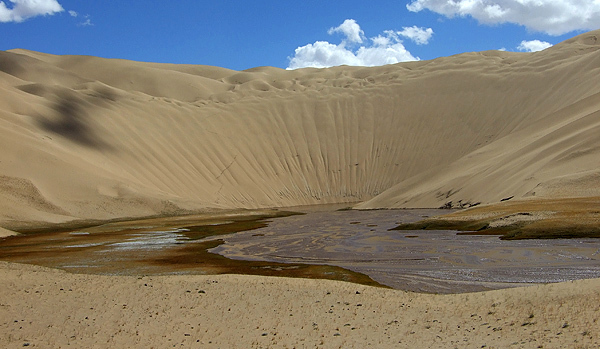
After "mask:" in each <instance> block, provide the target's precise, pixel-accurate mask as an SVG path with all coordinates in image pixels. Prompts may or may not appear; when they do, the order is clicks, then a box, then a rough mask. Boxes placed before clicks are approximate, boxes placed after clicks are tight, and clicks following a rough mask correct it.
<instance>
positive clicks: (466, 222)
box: [394, 197, 600, 240]
mask: <svg viewBox="0 0 600 349" xmlns="http://www.w3.org/2000/svg"><path fill="white" fill-rule="evenodd" d="M420 229H425V230H458V231H462V232H464V233H462V234H478V235H480V234H483V235H501V238H502V239H513V240H516V239H558V238H560V239H563V238H600V197H590V198H567V199H534V200H520V201H505V202H502V203H499V204H495V205H486V206H478V207H474V208H471V209H467V210H463V211H458V212H454V213H451V214H448V215H444V216H441V217H436V218H432V219H425V220H422V221H419V222H416V223H410V224H402V225H399V226H398V227H396V228H394V230H420Z"/></svg>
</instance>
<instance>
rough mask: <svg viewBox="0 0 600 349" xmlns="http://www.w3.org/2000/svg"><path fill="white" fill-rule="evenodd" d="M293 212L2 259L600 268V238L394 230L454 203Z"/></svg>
mask: <svg viewBox="0 0 600 349" xmlns="http://www.w3.org/2000/svg"><path fill="white" fill-rule="evenodd" d="M294 211H304V213H305V214H304V215H293V216H288V217H283V218H273V219H270V218H269V217H268V216H261V215H254V216H253V215H247V214H235V215H216V216H214V217H207V216H205V215H200V216H185V217H171V218H157V219H150V220H140V221H132V222H122V223H116V224H107V225H103V226H96V227H91V228H86V229H77V230H70V231H54V232H45V233H35V234H25V235H21V236H18V237H12V238H7V239H3V240H0V260H6V261H13V262H20V263H30V264H38V265H44V266H48V267H54V268H60V269H64V270H68V271H70V272H77V273H95V274H117V275H122V274H126V275H165V274H213V273H216V274H219V273H248V274H257V275H278V276H294V277H311V278H329V279H338V280H346V281H353V282H361V283H366V284H373V280H374V281H376V282H378V283H380V284H383V285H387V286H390V287H393V288H396V289H403V290H411V291H419V292H435V293H458V292H470V291H480V290H486V289H497V288H504V287H512V286H519V285H525V284H532V283H549V282H560V281H567V280H575V279H583V278H598V277H600V240H597V239H570V240H518V241H506V240H500V239H499V238H498V237H497V236H477V235H457V233H456V232H455V231H390V230H389V229H391V228H393V227H395V226H397V225H398V224H400V223H409V222H413V221H417V220H420V219H422V218H425V217H429V216H435V215H439V214H443V213H447V212H448V211H442V210H378V211H336V210H334V209H333V208H331V207H317V208H314V207H313V208H296V209H294ZM267 218H269V220H266V219H267ZM207 251H210V252H212V253H208V252H207ZM225 257H227V258H225ZM361 274H364V275H367V276H368V277H365V276H364V275H361ZM369 277H370V278H369ZM371 279H372V280H371Z"/></svg>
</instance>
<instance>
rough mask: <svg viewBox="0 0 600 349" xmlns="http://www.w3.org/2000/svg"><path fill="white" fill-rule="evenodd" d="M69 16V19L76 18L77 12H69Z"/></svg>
mask: <svg viewBox="0 0 600 349" xmlns="http://www.w3.org/2000/svg"><path fill="white" fill-rule="evenodd" d="M69 14H70V15H71V17H77V12H75V11H73V10H70V11H69Z"/></svg>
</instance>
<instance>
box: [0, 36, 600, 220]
mask: <svg viewBox="0 0 600 349" xmlns="http://www.w3.org/2000/svg"><path fill="white" fill-rule="evenodd" d="M599 35H600V31H594V32H590V33H585V34H582V35H580V36H578V37H575V38H573V39H570V40H567V41H565V42H563V43H561V44H558V45H556V46H554V47H551V48H549V49H547V50H544V51H542V52H536V53H510V52H497V51H488V52H479V53H465V54H461V55H456V56H452V57H443V58H439V59H435V60H431V61H420V62H410V63H401V64H396V65H388V66H382V67H373V68H363V67H334V68H328V69H314V68H307V69H298V70H294V71H285V70H282V69H278V68H272V67H259V68H254V69H249V70H246V71H241V72H237V71H231V70H228V69H223V68H217V67H208V66H193V65H173V64H157V63H141V62H131V61H125V60H117V59H102V58H97V57H86V56H54V55H49V54H43V53H38V52H32V51H27V50H11V51H6V52H0V91H2V93H0V134H1V135H2V137H0V147H1V148H2V149H3V151H2V152H1V153H0V176H3V177H2V178H7V179H10V180H8V181H5V182H4V183H3V184H0V202H4V204H3V206H2V211H1V213H0V223H4V224H5V225H4V226H6V227H12V226H17V225H18V224H19V222H20V221H24V220H30V221H42V222H60V221H67V220H71V219H74V218H94V219H107V218H115V217H127V216H142V215H153V214H177V213H181V212H186V211H187V210H200V209H203V208H258V207H283V206H293V205H304V204H319V203H340V202H363V203H362V204H360V205H359V206H358V207H360V208H380V207H386V208H389V207H418V206H420V207H439V206H441V205H444V204H445V203H447V202H449V201H452V202H459V201H460V202H463V203H474V202H481V203H493V202H498V201H500V200H501V199H502V198H505V197H509V196H513V197H515V198H526V197H531V196H535V197H569V196H594V195H596V196H597V195H600V190H599V189H598V188H600V186H598V185H597V184H598V178H600V169H598V168H597V159H598V158H600V139H599V138H598V137H596V136H595V135H597V134H598V133H599V131H600V121H599V120H600V83H599V82H598V78H597V77H598V76H599V75H600V43H599V42H598V40H597V37H598V36H599ZM17 182H18V183H28V184H27V185H24V186H21V187H15V186H11V185H10V183H17ZM7 183H8V184H7ZM28 193H35V195H29V194H28Z"/></svg>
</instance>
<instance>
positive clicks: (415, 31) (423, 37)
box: [397, 25, 433, 45]
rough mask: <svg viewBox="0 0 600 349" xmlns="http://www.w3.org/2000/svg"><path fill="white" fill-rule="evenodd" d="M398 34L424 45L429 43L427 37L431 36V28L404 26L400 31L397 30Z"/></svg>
mask: <svg viewBox="0 0 600 349" xmlns="http://www.w3.org/2000/svg"><path fill="white" fill-rule="evenodd" d="M397 33H398V35H402V36H404V37H405V38H408V39H410V40H412V41H414V42H415V43H417V45H425V44H428V43H429V39H431V37H432V36H433V29H431V28H422V27H421V28H419V27H417V26H416V25H414V26H412V27H404V28H403V29H402V30H401V31H399V32H397Z"/></svg>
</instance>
